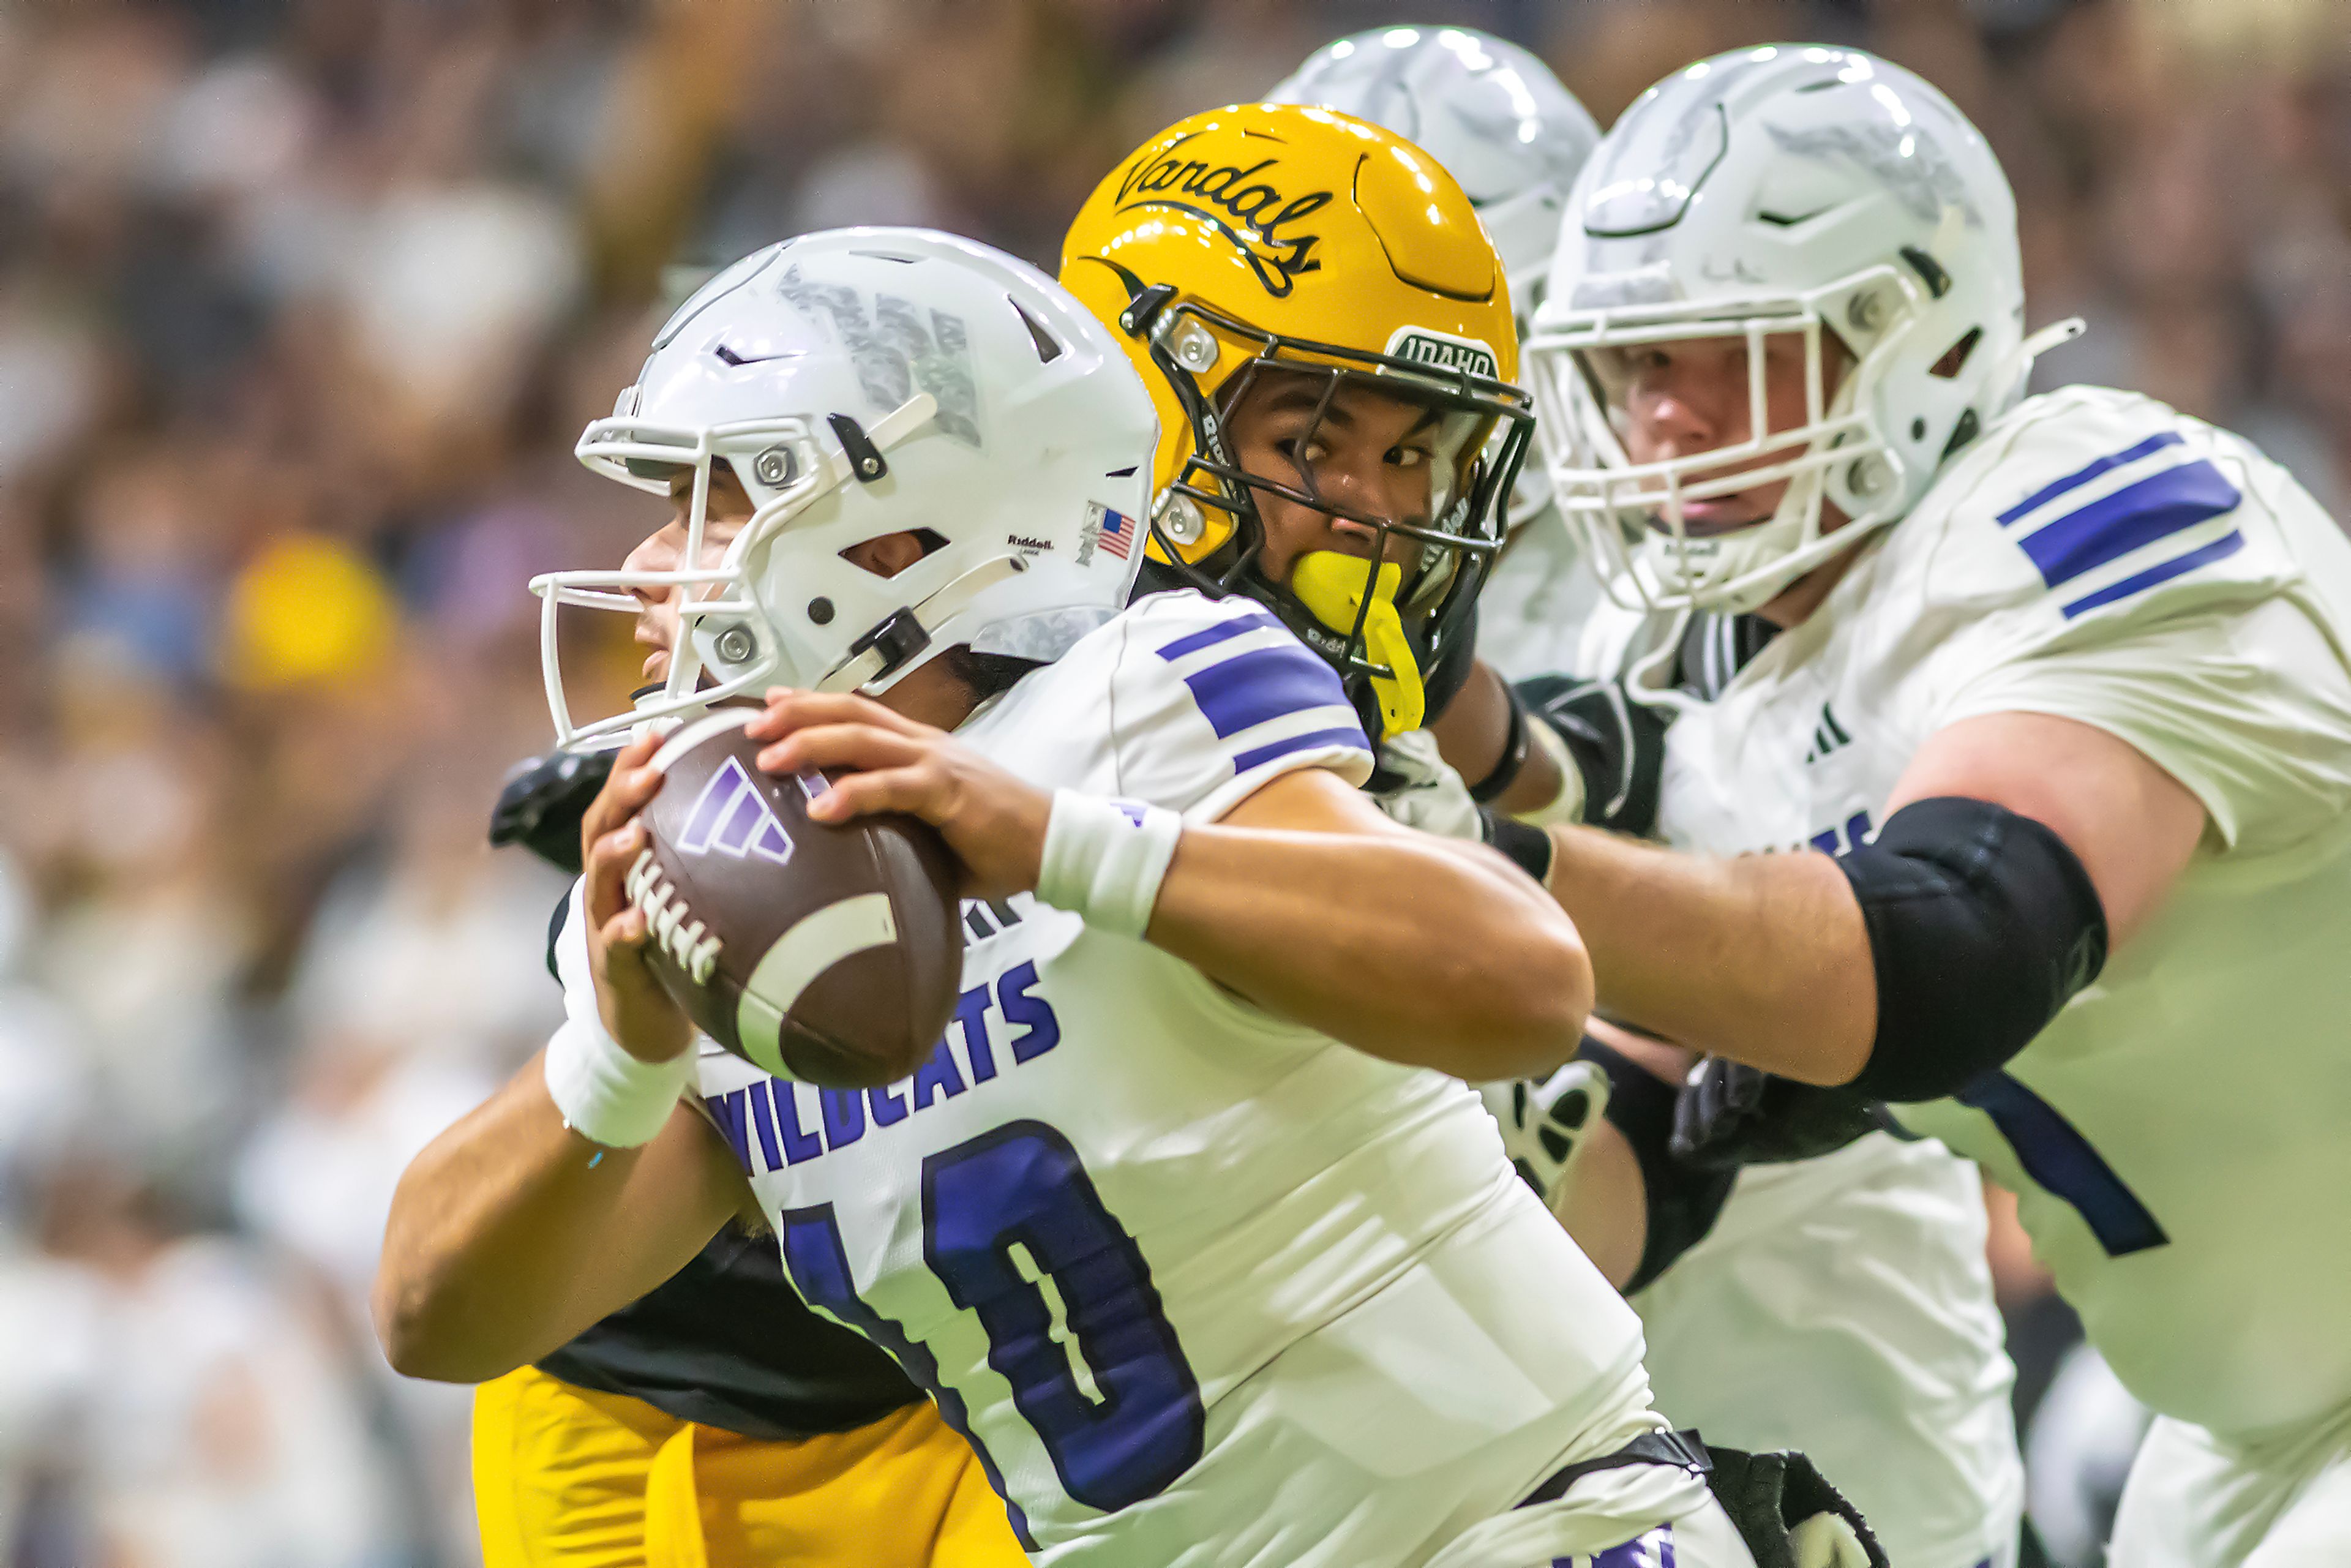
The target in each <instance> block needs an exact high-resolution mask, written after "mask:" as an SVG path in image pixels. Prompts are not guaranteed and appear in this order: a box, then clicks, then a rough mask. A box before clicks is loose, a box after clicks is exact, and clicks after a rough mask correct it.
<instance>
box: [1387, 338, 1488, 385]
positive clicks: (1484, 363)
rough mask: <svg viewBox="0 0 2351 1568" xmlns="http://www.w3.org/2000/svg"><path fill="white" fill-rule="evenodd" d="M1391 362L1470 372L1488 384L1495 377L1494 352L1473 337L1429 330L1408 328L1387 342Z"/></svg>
mask: <svg viewBox="0 0 2351 1568" xmlns="http://www.w3.org/2000/svg"><path fill="white" fill-rule="evenodd" d="M1387 351H1388V356H1389V358H1391V359H1397V360H1410V361H1412V362H1413V363H1415V364H1416V365H1428V366H1430V367H1432V368H1434V369H1437V370H1440V371H1468V372H1469V373H1470V374H1471V375H1473V376H1483V377H1485V378H1486V379H1487V380H1488V381H1494V380H1497V379H1499V378H1498V377H1497V376H1496V374H1495V366H1494V350H1491V349H1489V348H1488V347H1487V346H1486V345H1485V344H1483V343H1480V342H1479V341H1478V340H1475V339H1473V338H1455V337H1450V336H1448V335H1447V334H1445V333H1443V332H1432V331H1429V330H1427V329H1426V328H1420V327H1405V328H1402V329H1398V331H1397V332H1396V335H1395V337H1393V338H1391V339H1389V340H1388V348H1387Z"/></svg>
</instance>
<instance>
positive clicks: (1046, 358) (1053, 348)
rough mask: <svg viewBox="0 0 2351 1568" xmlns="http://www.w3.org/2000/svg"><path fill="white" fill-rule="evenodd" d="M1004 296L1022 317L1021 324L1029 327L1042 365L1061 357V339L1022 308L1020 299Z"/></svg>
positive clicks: (1014, 310) (1015, 312) (1030, 338)
mask: <svg viewBox="0 0 2351 1568" xmlns="http://www.w3.org/2000/svg"><path fill="white" fill-rule="evenodd" d="M1004 298H1005V300H1006V302H1007V303H1008V304H1009V305H1010V306H1011V307H1012V311H1013V314H1015V315H1017V316H1019V318H1020V324H1021V325H1022V326H1023V327H1026V328H1028V329H1029V341H1030V342H1032V343H1034V344H1036V345H1037V362H1038V363H1039V364H1040V365H1050V364H1051V363H1052V362H1053V361H1055V360H1058V359H1060V358H1061V340H1060V339H1058V338H1056V337H1054V336H1053V334H1052V333H1050V332H1048V331H1047V330H1045V324H1044V323H1043V322H1041V321H1040V320H1038V319H1037V318H1035V317H1034V316H1031V315H1030V314H1029V312H1028V311H1026V310H1023V309H1022V308H1020V301H1019V300H1018V299H1015V298H1012V297H1011V296H1010V295H1006V296H1005V297H1004Z"/></svg>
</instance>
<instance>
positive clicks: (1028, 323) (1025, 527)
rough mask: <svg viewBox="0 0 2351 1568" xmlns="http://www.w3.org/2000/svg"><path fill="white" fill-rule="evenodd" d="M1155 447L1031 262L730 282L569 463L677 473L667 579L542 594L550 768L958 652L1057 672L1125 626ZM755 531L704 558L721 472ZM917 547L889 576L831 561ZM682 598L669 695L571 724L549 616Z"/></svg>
mask: <svg viewBox="0 0 2351 1568" xmlns="http://www.w3.org/2000/svg"><path fill="white" fill-rule="evenodd" d="M1157 442H1158V423H1157V418H1156V415H1155V413H1154V410H1153V406H1152V402H1151V397H1150V394H1149V393H1148V392H1145V391H1144V385H1143V382H1142V379H1141V378H1140V377H1139V376H1138V375H1137V374H1136V372H1135V370H1134V366H1133V365H1132V364H1131V363H1129V362H1128V360H1127V355H1126V351H1125V350H1124V349H1123V347H1122V346H1121V345H1120V344H1119V342H1118V341H1117V340H1116V339H1115V338H1113V336H1112V335H1111V331H1110V329H1109V328H1107V327H1105V326H1104V325H1103V324H1102V321H1101V320H1100V319H1097V318H1096V317H1095V316H1094V314H1093V313H1092V311H1090V310H1088V309H1087V308H1085V307H1084V306H1082V305H1081V304H1080V303H1079V302H1078V301H1077V300H1076V299H1075V298H1072V297H1071V294H1070V293H1069V291H1068V290H1067V289H1064V288H1063V287H1061V285H1060V284H1058V283H1055V282H1054V281H1053V280H1052V279H1051V278H1050V277H1046V276H1045V275H1044V274H1043V273H1041V272H1039V271H1038V270H1037V269H1036V268H1035V267H1030V266H1029V265H1028V264H1027V263H1026V262H1022V261H1019V260H1016V259H1015V258H1013V257H1011V256H1006V255H1005V254H1003V253H1002V252H1000V251H998V250H994V249H992V248H990V247H989V246H984V245H980V244H978V243H977V242H976V241H972V240H967V239H961V238H957V237H956V236H955V235H945V234H937V233H934V232H932V231H929V230H925V229H904V228H854V229H837V230H832V231H830V232H827V233H822V234H813V235H802V236H800V237H799V238H797V239H790V240H786V241H785V242H783V243H782V244H781V245H775V246H768V247H767V248H766V249H764V250H761V251H758V252H757V253H756V254H754V255H751V256H746V257H744V258H743V259H742V260H741V261H738V262H737V263H736V264H735V265H734V266H732V267H728V268H726V270H725V271H724V272H722V273H720V274H719V275H718V276H717V277H714V278H713V279H711V280H710V282H708V283H707V284H705V285H704V286H703V287H702V288H701V289H700V290H699V291H697V292H696V293H695V296H694V297H693V298H690V299H688V300H687V301H686V302H685V303H684V305H683V306H682V307H680V308H679V309H678V310H677V312H676V314H674V316H672V317H671V318H670V320H669V323H668V325H666V326H664V328H663V329H661V332H660V333H659V334H658V335H657V336H656V337H655V338H654V340H653V353H652V356H651V357H650V358H648V359H647V360H646V361H645V363H644V368H643V370H642V371H639V372H638V375H637V380H636V382H635V383H634V384H632V386H630V387H629V388H628V389H627V390H626V391H624V392H622V394H621V399H620V403H619V405H618V407H617V408H616V410H615V411H614V413H613V415H612V417H611V418H609V419H600V420H597V421H595V422H594V423H591V424H590V425H589V426H588V428H587V430H586V432H585V433H584V434H581V436H580V444H579V456H580V461H581V462H582V463H584V464H586V465H588V466H589V467H590V468H591V469H594V470H595V471H597V472H598V473H601V474H604V475H606V476H610V477H611V478H614V479H618V480H619V481H621V482H622V484H625V485H631V486H635V487H636V488H639V489H643V490H649V491H651V492H653V494H655V495H660V496H664V497H667V496H668V495H670V494H671V485H672V481H673V480H674V478H675V477H677V476H681V475H690V476H691V482H692V491H691V501H690V505H689V507H688V509H687V514H686V538H685V542H684V549H683V550H682V551H681V554H680V558H679V565H678V567H677V568H676V569H675V570H665V571H652V570H610V571H559V572H553V573H549V575H547V576H544V577H540V578H538V579H536V580H533V581H532V583H531V590H532V591H533V592H535V593H537V594H538V595H539V596H540V598H541V599H542V600H543V601H544V612H543V620H542V632H541V653H542V659H543V663H544V664H545V674H546V680H547V694H548V702H549V707H550V708H551V709H552V710H553V712H554V716H555V727H556V736H557V740H558V743H559V744H560V745H562V746H564V747H582V746H594V745H597V744H600V743H601V744H605V745H611V744H617V743H618V740H619V738H620V737H621V736H622V735H623V734H624V733H625V732H626V731H627V730H628V729H629V728H630V727H632V726H633V725H636V724H639V723H642V722H644V721H646V720H648V719H652V718H660V717H664V716H677V715H683V714H686V713H690V712H693V711H695V710H698V709H699V708H701V707H704V706H707V705H709V704H711V703H713V702H716V701H720V700H723V699H725V698H726V697H729V696H735V695H744V694H757V693H758V692H759V691H761V690H763V689H764V688H766V687H767V686H768V685H796V686H804V687H812V688H815V689H819V690H825V691H850V690H856V691H863V692H869V693H871V692H878V691H882V690H884V689H886V688H888V687H889V686H890V685H893V684H895V683H896V682H897V681H899V680H900V679H902V678H904V676H905V674H907V673H908V672H909V671H912V670H914V669H917V668H920V667H921V666H922V665H923V664H925V663H926V662H928V661H929V660H930V659H931V658H933V657H935V655H937V654H938V653H943V652H945V651H946V649H948V648H952V647H956V646H967V647H969V648H971V649H972V650H973V651H974V652H976V653H1001V654H1009V655H1015V656H1019V657H1024V658H1029V659H1035V660H1039V661H1050V660H1051V659H1055V658H1058V657H1060V656H1061V653H1064V652H1065V651H1067V650H1068V648H1069V647H1070V645H1071V643H1075V642H1076V641H1077V640H1078V639H1079V638H1080V637H1081V636H1083V635H1084V634H1085V633H1086V632H1090V631H1092V629H1093V628H1094V627H1096V626H1098V625H1100V624H1101V623H1102V622H1104V621H1107V620H1109V619H1110V618H1111V617H1112V616H1113V615H1115V614H1117V613H1118V612H1119V611H1120V610H1121V609H1123V607H1124V606H1125V603H1126V601H1127V599H1128V597H1129V595H1130V593H1131V592H1132V591H1133V588H1134V573H1135V569H1136V567H1137V566H1138V565H1139V564H1140V563H1141V561H1142V559H1143V551H1142V550H1141V549H1135V548H1134V545H1133V540H1134V538H1135V536H1136V534H1137V533H1138V531H1139V530H1140V529H1141V528H1143V527H1144V519H1145V518H1146V517H1147V516H1148V512H1149V507H1150V499H1151V474H1152V455H1153V452H1154V450H1155V447H1156V445H1157ZM720 462H724V463H725V464H726V465H727V467H728V468H729V469H731V470H732V471H733V473H734V474H735V476H736V477H737V478H738V479H739V480H740V481H741V482H742V486H743V489H744V491H745V492H746V494H747V496H748V497H749V498H750V501H751V505H752V507H753V510H752V513H751V516H750V517H749V519H748V520H747V521H746V522H745V523H744V525H743V527H742V529H741V531H740V532H739V533H737V535H736V536H735V538H733V539H732V540H731V541H729V542H728V543H727V544H726V549H725V550H724V552H723V554H720V555H719V558H718V559H716V560H715V561H714V560H710V559H706V555H707V554H708V553H709V552H706V551H705V549H704V531H705V523H706V514H707V511H708V505H709V494H710V481H711V472H712V467H713V465H715V464H716V463H720ZM905 532H919V533H921V534H922V535H923V536H924V537H925V543H926V544H928V545H929V547H930V548H929V549H928V552H927V553H926V554H925V555H924V556H923V558H922V559H919V560H916V561H915V562H914V563H913V564H912V565H911V566H908V567H906V568H905V569H904V570H902V571H899V572H898V573H896V574H895V575H893V576H889V577H884V576H882V575H880V574H878V573H875V572H872V571H869V570H866V569H865V568H863V567H862V566H859V565H857V564H856V563H855V562H853V561H852V560H850V559H847V558H846V557H845V556H844V555H843V553H842V552H843V551H844V550H847V549H850V548H851V547H853V546H855V545H858V544H861V543H862V542H864V541H865V540H868V539H872V538H880V537H882V536H883V535H886V534H894V533H905ZM637 591H651V592H652V594H653V596H654V597H659V596H661V595H664V594H668V593H673V592H676V593H678V595H679V599H680V601H681V602H680V607H679V623H680V627H679V637H678V646H677V647H676V648H675V649H674V652H673V653H672V656H671V660H670V666H669V677H668V680H667V682H666V683H665V684H664V686H663V687H662V688H661V689H660V690H659V691H658V692H655V693H652V694H648V695H645V696H644V697H643V698H641V699H640V701H639V702H638V704H637V706H636V707H635V709H634V710H633V711H629V712H622V713H617V714H612V715H611V716H606V717H603V718H601V719H598V720H595V721H594V722H590V723H579V722H577V721H575V720H574V719H573V717H572V715H571V711H570V705H569V701H568V699H567V698H566V695H565V693H564V687H563V669H562V660H561V658H560V656H559V648H558V627H559V622H560V616H559V608H560V607H561V606H564V605H580V606H585V607H590V608H595V609H602V610H612V611H619V612H626V613H628V614H631V615H634V614H636V613H637V612H638V611H639V610H640V609H641V608H642V604H641V601H640V600H639V599H638V597H637Z"/></svg>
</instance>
